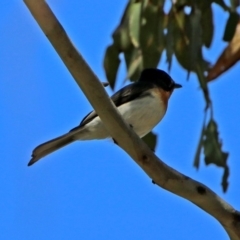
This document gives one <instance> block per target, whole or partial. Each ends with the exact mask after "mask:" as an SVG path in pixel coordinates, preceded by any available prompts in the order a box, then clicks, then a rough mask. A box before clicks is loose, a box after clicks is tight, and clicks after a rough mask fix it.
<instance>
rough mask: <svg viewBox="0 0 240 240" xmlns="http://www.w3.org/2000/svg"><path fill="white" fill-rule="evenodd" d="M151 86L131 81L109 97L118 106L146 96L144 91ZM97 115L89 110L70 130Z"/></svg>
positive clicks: (151, 86)
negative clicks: (78, 123)
mask: <svg viewBox="0 0 240 240" xmlns="http://www.w3.org/2000/svg"><path fill="white" fill-rule="evenodd" d="M151 88H154V85H153V84H152V83H148V82H136V83H132V84H129V85H127V86H126V87H123V88H122V89H120V90H119V91H117V92H116V93H114V94H113V95H112V97H111V99H112V101H113V102H114V104H115V106H116V107H118V106H120V105H122V104H124V103H126V102H129V101H131V100H134V99H136V98H140V97H143V96H146V95H147V94H149V93H147V92H146V91H147V90H149V89H151ZM97 116H98V114H97V113H96V112H95V111H92V112H90V113H89V114H88V115H87V116H86V117H84V118H83V120H82V121H81V123H80V125H79V126H77V127H75V128H73V129H72V130H71V131H74V130H76V129H78V128H79V127H82V126H84V125H86V124H87V123H89V122H91V121H92V119H94V118H95V117H97ZM71 131H70V132H71Z"/></svg>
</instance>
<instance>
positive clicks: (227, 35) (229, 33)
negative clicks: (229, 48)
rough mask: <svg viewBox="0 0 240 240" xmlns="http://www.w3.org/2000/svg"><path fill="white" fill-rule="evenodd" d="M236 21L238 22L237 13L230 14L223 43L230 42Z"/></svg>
mask: <svg viewBox="0 0 240 240" xmlns="http://www.w3.org/2000/svg"><path fill="white" fill-rule="evenodd" d="M238 21H239V15H238V13H235V12H231V13H230V15H229V18H228V21H227V23H226V27H225V32H224V36H223V40H224V41H226V42H230V41H231V40H232V38H233V36H234V33H235V30H236V26H237V24H238Z"/></svg>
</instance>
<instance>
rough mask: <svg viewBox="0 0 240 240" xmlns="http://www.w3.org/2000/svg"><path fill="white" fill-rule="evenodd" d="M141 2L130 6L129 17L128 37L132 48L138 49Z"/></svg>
mask: <svg viewBox="0 0 240 240" xmlns="http://www.w3.org/2000/svg"><path fill="white" fill-rule="evenodd" d="M140 20H141V2H136V3H133V4H131V7H130V16H129V36H130V39H131V42H132V44H133V46H134V47H136V48H137V47H139V44H140V43H139V41H140V39H139V38H140V27H141V22H140Z"/></svg>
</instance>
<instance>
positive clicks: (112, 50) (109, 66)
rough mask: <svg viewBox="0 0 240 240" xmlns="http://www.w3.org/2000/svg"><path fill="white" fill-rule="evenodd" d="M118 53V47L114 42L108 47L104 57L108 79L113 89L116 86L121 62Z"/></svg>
mask: <svg viewBox="0 0 240 240" xmlns="http://www.w3.org/2000/svg"><path fill="white" fill-rule="evenodd" d="M118 54H119V52H118V49H117V47H116V45H114V44H113V45H111V46H109V47H108V48H107V50H106V53H105V57H104V69H105V73H106V76H107V80H108V82H109V84H110V86H111V88H112V89H113V88H114V86H115V82H116V76H117V71H118V67H119V64H120V59H119V57H118Z"/></svg>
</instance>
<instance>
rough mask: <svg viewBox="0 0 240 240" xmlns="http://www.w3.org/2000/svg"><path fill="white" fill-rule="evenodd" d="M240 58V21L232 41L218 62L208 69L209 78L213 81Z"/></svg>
mask: <svg viewBox="0 0 240 240" xmlns="http://www.w3.org/2000/svg"><path fill="white" fill-rule="evenodd" d="M239 60H240V23H238V24H237V26H236V30H235V34H234V37H233V39H232V40H231V42H230V43H229V44H228V46H227V47H226V48H225V49H224V51H223V52H222V54H221V55H220V57H219V58H218V60H217V62H216V63H215V64H214V65H213V67H212V68H210V69H209V70H208V75H207V80H208V81H211V80H213V79H215V78H217V77H218V76H219V75H221V74H222V73H224V72H225V71H227V70H228V69H229V68H231V67H232V66H233V65H234V64H235V63H236V62H237V61H239Z"/></svg>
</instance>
